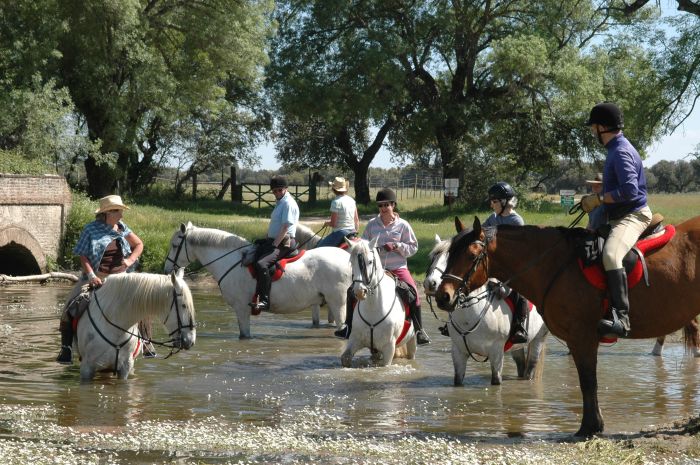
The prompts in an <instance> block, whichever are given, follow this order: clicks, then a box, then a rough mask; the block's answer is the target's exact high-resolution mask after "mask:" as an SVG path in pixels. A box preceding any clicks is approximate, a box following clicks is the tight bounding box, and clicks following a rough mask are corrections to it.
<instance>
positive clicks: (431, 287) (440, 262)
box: [423, 234, 450, 297]
mask: <svg viewBox="0 0 700 465" xmlns="http://www.w3.org/2000/svg"><path fill="white" fill-rule="evenodd" d="M449 245H450V241H449V240H444V241H443V240H442V239H440V236H438V235H437V234H435V246H434V247H433V250H431V251H430V254H428V259H429V260H430V262H429V264H428V269H427V271H426V272H425V280H423V289H425V295H426V296H429V297H430V296H434V295H435V291H437V288H438V286H439V285H440V283H441V282H442V274H443V273H444V272H445V266H446V265H447V249H448V248H449Z"/></svg>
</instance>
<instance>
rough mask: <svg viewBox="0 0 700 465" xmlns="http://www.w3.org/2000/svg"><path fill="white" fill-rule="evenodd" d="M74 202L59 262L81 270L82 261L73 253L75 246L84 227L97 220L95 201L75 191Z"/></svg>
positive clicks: (67, 222) (61, 246)
mask: <svg viewBox="0 0 700 465" xmlns="http://www.w3.org/2000/svg"><path fill="white" fill-rule="evenodd" d="M72 202H73V203H72V205H71V209H70V212H69V213H68V218H67V219H66V233H65V234H64V236H63V239H62V241H61V245H60V250H59V255H58V264H59V265H60V266H62V267H64V268H67V269H73V270H79V269H80V261H79V260H78V257H76V256H74V255H73V247H75V244H76V243H77V242H78V238H79V237H80V233H81V232H82V230H83V227H85V225H86V224H88V223H89V222H91V221H94V220H95V202H93V201H91V200H90V199H89V198H88V197H87V196H85V194H82V193H78V192H73V198H72Z"/></svg>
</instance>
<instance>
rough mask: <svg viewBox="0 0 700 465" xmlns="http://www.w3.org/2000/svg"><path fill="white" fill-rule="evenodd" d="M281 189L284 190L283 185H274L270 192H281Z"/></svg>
mask: <svg viewBox="0 0 700 465" xmlns="http://www.w3.org/2000/svg"><path fill="white" fill-rule="evenodd" d="M283 190H284V187H275V188H274V189H272V192H274V193H278V192H282V191H283Z"/></svg>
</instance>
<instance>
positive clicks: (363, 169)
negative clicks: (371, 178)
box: [352, 163, 371, 205]
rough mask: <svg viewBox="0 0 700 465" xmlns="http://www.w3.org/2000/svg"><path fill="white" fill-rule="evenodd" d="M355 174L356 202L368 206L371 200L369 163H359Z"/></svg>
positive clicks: (354, 171)
mask: <svg viewBox="0 0 700 465" xmlns="http://www.w3.org/2000/svg"><path fill="white" fill-rule="evenodd" d="M352 171H353V173H354V174H355V202H357V203H361V204H362V205H367V204H368V203H369V202H370V201H371V199H370V197H369V185H368V183H367V173H368V172H369V164H368V163H357V164H356V165H355V166H354V167H353V170H352Z"/></svg>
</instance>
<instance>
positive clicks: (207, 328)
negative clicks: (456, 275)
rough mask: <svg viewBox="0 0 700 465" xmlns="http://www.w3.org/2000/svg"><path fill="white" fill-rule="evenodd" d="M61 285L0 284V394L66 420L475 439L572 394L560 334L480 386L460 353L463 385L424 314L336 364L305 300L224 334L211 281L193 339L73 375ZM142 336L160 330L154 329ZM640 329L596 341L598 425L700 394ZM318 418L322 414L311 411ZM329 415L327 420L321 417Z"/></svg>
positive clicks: (684, 366)
mask: <svg viewBox="0 0 700 465" xmlns="http://www.w3.org/2000/svg"><path fill="white" fill-rule="evenodd" d="M68 291H69V287H68V286H55V287H51V286H47V287H41V286H23V287H8V288H2V289H0V389H2V399H3V402H4V403H5V404H16V405H47V404H48V405H50V406H52V407H54V411H55V412H56V413H55V415H56V418H55V422H56V423H57V424H58V425H60V426H70V427H73V428H77V429H78V430H83V429H84V430H86V431H90V430H94V429H98V430H104V431H112V430H113V431H115V432H116V431H119V430H120V429H121V428H123V427H125V426H127V425H132V424H137V423H139V422H143V421H155V422H158V421H190V420H194V421H199V420H202V419H205V418H209V417H217V418H220V419H221V420H222V421H225V422H230V423H232V424H238V425H256V426H269V427H273V428H279V427H289V426H290V425H291V427H295V425H297V424H306V423H308V422H309V421H318V422H319V428H320V429H321V430H322V431H323V432H326V433H329V434H333V433H334V432H337V431H351V432H352V433H353V434H358V435H362V434H366V435H372V434H379V435H386V434H394V433H396V432H397V431H406V432H409V433H414V434H422V433H430V432H441V433H448V434H456V435H466V436H472V437H476V438H481V439H498V438H503V439H505V438H507V437H520V436H525V437H534V438H537V437H559V436H562V435H569V434H571V433H573V432H574V431H576V429H578V426H579V422H580V414H581V397H580V392H579V388H578V378H577V375H576V368H575V366H574V364H573V361H572V360H571V357H569V356H568V355H567V349H566V347H565V346H564V345H563V344H561V343H560V342H559V341H557V340H556V339H554V338H550V339H549V340H548V347H547V353H546V355H545V364H544V376H543V379H542V380H541V381H523V380H518V379H517V378H516V376H515V373H516V370H515V365H514V363H513V362H512V360H510V359H509V358H507V359H506V362H505V364H504V369H503V370H504V371H503V373H504V383H503V385H501V386H491V385H490V367H489V364H488V363H481V364H480V363H476V362H474V361H470V362H469V365H468V366H467V374H466V377H465V385H464V386H461V387H454V386H452V378H453V375H452V361H451V357H450V340H449V338H446V337H441V336H439V335H438V334H439V333H438V330H437V326H438V322H437V321H436V320H435V319H427V321H426V324H427V327H428V330H429V331H430V334H434V335H435V337H433V343H432V344H430V345H429V346H422V347H420V348H419V351H418V355H417V359H416V360H414V361H406V360H400V361H398V363H397V364H396V365H392V366H390V367H387V368H374V367H368V366H366V365H367V362H368V360H369V352H368V351H364V352H360V353H359V354H358V355H359V359H360V361H359V363H358V365H359V366H360V368H352V369H343V368H341V367H340V360H339V357H340V353H341V352H342V349H343V342H342V341H340V340H337V339H335V338H333V337H332V331H333V328H332V327H331V326H329V325H326V326H323V325H322V327H321V328H312V327H311V319H310V312H304V313H299V314H292V315H271V314H262V315H260V316H259V317H256V318H254V319H253V323H252V324H253V325H254V326H255V330H254V333H255V334H256V335H258V336H257V337H256V338H254V339H252V340H246V341H240V340H238V330H237V323H236V321H235V315H234V314H233V312H232V311H230V310H229V309H228V308H227V307H226V305H225V304H224V302H223V300H222V299H221V297H220V295H219V294H218V289H217V288H216V287H201V288H195V289H194V298H195V305H196V308H197V314H198V316H197V319H198V324H199V328H198V337H197V344H196V346H195V347H194V348H193V349H192V350H190V351H182V352H180V353H178V354H177V355H175V356H173V357H171V358H169V359H167V360H164V359H163V358H162V357H163V356H164V355H165V354H164V353H160V354H159V358H157V359H152V360H145V359H139V360H137V362H136V366H135V373H134V374H133V375H132V376H131V377H130V378H129V380H128V381H126V382H124V381H119V380H117V379H115V378H113V377H111V376H110V375H109V374H107V375H102V376H100V377H98V378H97V379H96V381H95V382H94V383H89V384H81V383H80V380H79V369H78V366H77V364H76V365H75V366H73V367H70V368H66V367H64V366H61V365H58V364H56V363H55V362H54V361H53V360H54V357H55V356H56V353H57V351H58V331H57V326H58V317H59V312H60V309H61V306H62V303H63V299H64V298H65V295H66V294H67V293H68ZM156 331H157V332H156V337H159V336H160V337H163V336H164V331H163V329H162V328H156ZM651 345H652V343H651V341H622V342H620V343H618V344H617V345H616V346H614V347H609V348H601V353H600V361H599V364H598V367H599V388H600V402H601V408H602V410H603V414H604V416H605V420H606V431H607V432H610V433H613V432H621V431H638V430H639V429H640V428H642V427H644V426H647V425H650V424H659V423H664V422H668V421H670V420H673V419H676V418H679V417H681V416H683V415H690V414H693V413H694V412H696V411H697V409H698V407H700V405H699V404H700V399H699V397H700V396H698V384H697V375H698V363H700V360H696V359H693V358H691V357H687V356H684V353H683V349H682V347H681V345H680V344H673V343H669V344H668V346H667V348H666V349H665V352H664V357H663V358H662V359H660V358H656V357H651V356H649V355H647V354H648V352H649V349H650V348H651ZM321 419H323V420H321ZM329 425H330V426H329Z"/></svg>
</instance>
